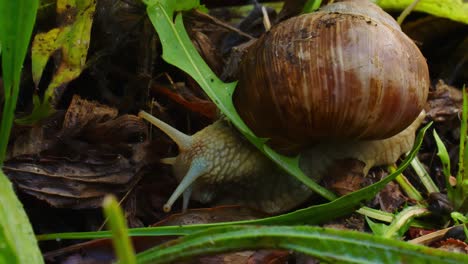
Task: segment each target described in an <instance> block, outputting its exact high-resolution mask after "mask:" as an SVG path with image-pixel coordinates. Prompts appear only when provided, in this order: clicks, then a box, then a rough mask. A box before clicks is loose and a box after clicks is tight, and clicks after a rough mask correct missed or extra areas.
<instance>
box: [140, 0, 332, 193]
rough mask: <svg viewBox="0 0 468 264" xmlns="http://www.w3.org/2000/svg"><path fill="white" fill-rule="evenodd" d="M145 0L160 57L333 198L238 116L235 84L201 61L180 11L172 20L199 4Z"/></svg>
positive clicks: (281, 162) (277, 158) (287, 166)
mask: <svg viewBox="0 0 468 264" xmlns="http://www.w3.org/2000/svg"><path fill="white" fill-rule="evenodd" d="M145 3H146V4H147V13H148V16H149V18H150V20H151V22H152V23H153V26H154V28H155V29H156V31H157V33H158V35H159V38H160V41H161V44H162V47H163V55H162V57H163V59H164V60H165V61H167V62H168V63H170V64H172V65H174V66H176V67H178V68H179V69H181V70H183V71H185V72H186V73H188V74H189V75H190V76H191V77H192V78H193V79H194V80H195V81H197V83H198V84H199V85H200V86H201V87H202V88H203V90H204V91H205V93H206V94H207V95H208V96H209V97H210V98H211V100H212V101H213V102H214V103H215V104H216V106H217V107H218V108H219V109H220V110H221V112H223V114H224V115H226V117H227V118H228V119H229V120H230V121H231V122H232V123H233V124H234V125H235V126H236V127H237V129H238V130H239V131H240V132H241V133H242V134H243V135H244V136H245V137H246V138H247V139H248V140H249V141H250V142H251V143H252V144H253V145H254V146H255V147H257V148H258V149H259V150H260V151H261V152H263V153H264V154H266V155H267V156H268V157H269V158H270V159H271V160H273V161H274V162H275V163H276V164H277V165H278V166H279V167H280V168H282V169H284V170H285V171H287V172H288V173H290V174H292V175H293V176H294V177H296V178H297V179H298V180H300V181H301V182H302V183H304V184H305V185H307V186H309V187H310V188H311V189H312V190H313V191H314V192H316V193H318V194H320V195H321V196H323V197H325V198H327V199H328V200H333V199H335V198H336V196H335V195H334V194H333V193H332V192H330V191H328V190H327V189H325V188H323V187H322V186H320V185H319V184H317V183H316V182H315V181H313V180H312V179H310V178H309V177H307V176H306V175H305V174H304V173H303V172H302V171H301V169H300V168H299V166H298V162H297V161H298V157H293V158H291V157H286V156H284V155H280V154H278V153H276V152H274V151H273V150H272V149H271V148H270V147H268V146H267V145H265V142H266V140H265V139H262V138H258V137H256V136H255V134H254V133H253V132H252V131H251V130H250V129H249V128H248V127H247V125H246V124H245V123H244V121H243V120H242V119H241V117H240V116H239V114H238V113H237V111H236V109H235V107H234V104H233V102H232V94H233V92H234V88H235V86H236V83H224V82H222V81H221V80H220V79H219V78H218V77H217V76H216V75H215V74H214V73H213V71H212V70H211V69H210V68H209V67H208V65H207V64H206V63H205V62H204V60H203V59H202V57H201V56H200V55H199V54H198V52H197V50H196V49H195V47H194V46H193V44H192V42H191V41H190V38H189V36H188V34H187V32H186V30H185V27H184V23H183V21H182V14H180V13H179V14H177V15H176V18H175V22H173V17H174V12H176V11H183V10H187V9H190V8H195V7H197V6H198V5H199V1H195V0H191V1H180V2H179V1H169V0H152V1H151V0H148V1H146V2H145ZM178 8H181V9H178Z"/></svg>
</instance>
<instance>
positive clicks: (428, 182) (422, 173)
mask: <svg viewBox="0 0 468 264" xmlns="http://www.w3.org/2000/svg"><path fill="white" fill-rule="evenodd" d="M411 167H413V169H414V171H415V172H416V174H417V175H418V177H419V179H420V180H421V183H422V184H423V185H424V187H425V188H426V190H427V192H429V193H433V192H440V190H439V187H437V185H435V183H434V181H432V179H431V176H430V175H429V173H428V172H427V171H426V169H424V166H423V165H422V163H421V162H420V161H419V159H418V157H415V158H414V159H413V161H412V162H411Z"/></svg>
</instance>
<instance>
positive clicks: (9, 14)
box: [0, 0, 39, 164]
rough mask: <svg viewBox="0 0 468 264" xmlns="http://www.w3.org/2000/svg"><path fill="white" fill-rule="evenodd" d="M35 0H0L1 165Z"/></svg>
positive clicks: (27, 42)
mask: <svg viewBox="0 0 468 264" xmlns="http://www.w3.org/2000/svg"><path fill="white" fill-rule="evenodd" d="M38 5H39V4H38V0H17V1H10V0H0V14H1V16H0V42H1V43H2V50H3V53H2V69H3V88H4V98H5V101H4V107H3V114H2V120H1V126H0V164H3V161H4V159H5V155H6V148H7V145H8V139H9V136H10V130H11V126H12V124H13V117H14V111H15V108H16V100H17V98H18V93H19V83H20V76H21V69H22V67H23V61H24V58H25V56H26V52H27V49H28V46H29V40H30V38H31V33H32V29H33V26H34V22H35V20H36V12H37V7H38Z"/></svg>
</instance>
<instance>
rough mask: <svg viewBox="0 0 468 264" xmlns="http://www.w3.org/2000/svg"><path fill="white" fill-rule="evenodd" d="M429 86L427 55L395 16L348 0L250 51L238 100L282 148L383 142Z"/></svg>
mask: <svg viewBox="0 0 468 264" xmlns="http://www.w3.org/2000/svg"><path fill="white" fill-rule="evenodd" d="M428 89H429V72H428V67H427V64H426V61H425V58H424V57H423V55H422V54H421V52H420V51H419V49H418V48H417V47H416V45H415V44H414V43H413V41H412V40H411V39H409V38H408V37H407V36H406V35H405V34H404V33H403V32H402V31H401V29H400V27H399V26H398V24H397V23H396V22H395V20H394V19H393V18H392V17H391V16H389V15H388V14H387V13H385V12H384V11H383V10H382V9H380V8H379V7H378V6H376V5H374V4H372V3H370V2H368V1H347V2H339V3H335V4H332V5H329V6H326V7H325V8H323V9H322V10H320V11H319V12H315V13H312V14H305V15H301V16H298V17H294V18H291V19H289V20H286V21H284V22H282V23H280V24H278V25H277V26H276V27H274V28H272V29H271V30H270V31H269V32H267V33H266V34H264V35H263V36H262V37H261V38H260V39H259V40H258V41H257V42H256V43H255V44H254V45H253V46H252V47H251V48H250V49H249V51H248V52H247V53H246V55H245V57H244V59H243V61H242V65H241V66H240V72H239V85H238V87H237V89H236V92H235V95H234V103H235V105H236V109H237V110H238V111H239V113H240V115H241V117H242V118H243V119H244V120H245V122H246V123H247V125H248V126H249V127H251V128H252V130H254V131H255V132H256V134H257V135H258V136H261V137H267V138H270V139H271V140H272V143H273V145H275V146H277V147H278V148H279V149H280V150H281V149H282V150H291V149H296V146H302V147H306V146H307V145H310V144H314V143H316V142H319V141H323V140H340V141H341V140H348V139H383V138H388V137H390V136H393V135H395V134H397V133H399V132H400V131H402V130H403V129H404V128H406V127H407V126H409V125H410V124H411V123H412V122H413V121H414V120H415V118H416V117H417V116H418V114H419V113H420V112H421V110H422V109H423V106H424V104H425V102H426V99H427V94H428Z"/></svg>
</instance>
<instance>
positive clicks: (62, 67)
mask: <svg viewBox="0 0 468 264" xmlns="http://www.w3.org/2000/svg"><path fill="white" fill-rule="evenodd" d="M95 9H96V0H58V1H57V13H58V16H59V17H62V18H63V19H64V20H63V21H61V25H60V26H59V27H58V28H54V29H52V30H50V31H49V32H46V33H40V34H37V35H36V36H35V38H34V41H33V45H32V48H31V51H32V52H31V53H32V54H31V60H32V74H33V80H34V83H35V84H36V86H38V85H39V82H40V80H41V77H42V73H43V71H44V67H45V66H46V65H47V62H48V61H49V59H50V57H51V56H52V54H54V53H55V52H60V54H61V56H60V58H61V59H60V62H59V64H58V65H57V66H56V67H57V70H56V71H55V73H54V75H53V77H52V80H51V82H50V84H49V86H48V87H47V90H46V92H45V94H44V98H43V100H42V102H41V103H40V104H35V105H34V109H33V111H32V113H31V115H29V116H27V117H24V118H21V119H18V120H17V121H16V122H17V123H19V124H33V123H35V122H37V121H39V120H41V119H43V118H45V117H47V116H49V115H50V114H51V113H52V112H53V111H51V110H53V106H52V105H54V104H55V103H56V100H58V99H59V98H60V96H61V95H62V93H63V91H64V87H65V86H66V85H67V84H68V83H69V82H70V81H72V80H74V79H75V78H77V77H78V76H79V75H80V74H81V72H82V71H83V70H84V68H85V66H86V56H87V54H88V48H89V43H90V37H91V26H92V23H93V15H94V11H95ZM72 14H73V15H72Z"/></svg>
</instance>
